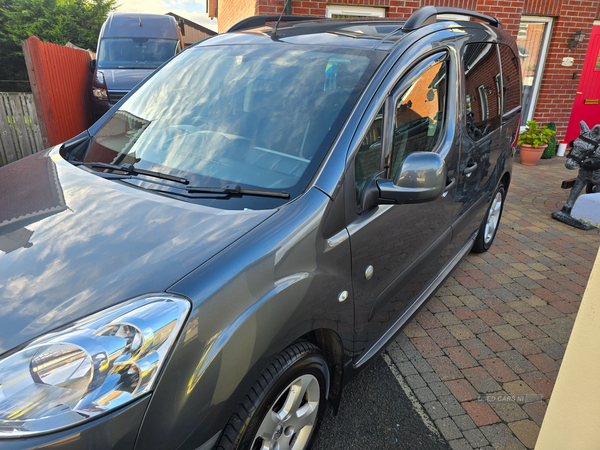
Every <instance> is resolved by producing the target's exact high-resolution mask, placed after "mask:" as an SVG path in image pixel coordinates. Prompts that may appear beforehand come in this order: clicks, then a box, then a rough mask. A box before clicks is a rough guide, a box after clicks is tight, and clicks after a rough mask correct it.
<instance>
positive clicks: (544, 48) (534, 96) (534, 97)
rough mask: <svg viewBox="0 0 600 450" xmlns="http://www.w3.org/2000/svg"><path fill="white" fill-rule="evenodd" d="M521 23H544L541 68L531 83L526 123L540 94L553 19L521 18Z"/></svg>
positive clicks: (531, 116) (523, 128) (522, 129)
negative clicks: (529, 105) (529, 106)
mask: <svg viewBox="0 0 600 450" xmlns="http://www.w3.org/2000/svg"><path fill="white" fill-rule="evenodd" d="M521 22H538V23H540V22H541V23H546V24H548V25H547V26H546V29H545V31H544V37H543V40H542V47H541V48H540V62H539V65H538V67H540V68H541V70H540V72H539V76H538V77H536V79H535V80H534V83H533V89H532V93H531V108H530V109H529V111H527V120H526V122H527V121H530V120H532V119H533V115H534V113H535V108H536V107H537V99H538V94H539V92H540V86H541V84H542V78H544V71H545V69H546V56H548V49H549V47H550V38H551V37H552V26H553V24H554V18H552V17H541V16H521ZM525 128H526V127H525V126H524V125H523V126H521V131H525Z"/></svg>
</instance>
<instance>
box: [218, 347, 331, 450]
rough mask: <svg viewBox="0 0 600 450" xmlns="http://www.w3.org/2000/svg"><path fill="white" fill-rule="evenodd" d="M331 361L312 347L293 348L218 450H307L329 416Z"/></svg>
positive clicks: (257, 386) (267, 373)
mask: <svg viewBox="0 0 600 450" xmlns="http://www.w3.org/2000/svg"><path fill="white" fill-rule="evenodd" d="M328 378H329V369H328V367H327V361H325V358H324V357H323V354H322V353H321V351H320V350H319V348H318V347H316V346H315V345H313V344H311V343H309V342H300V343H296V344H293V345H291V346H290V347H288V348H287V349H285V350H284V351H283V352H281V353H280V354H279V355H277V357H276V358H275V359H274V360H273V361H272V362H271V363H270V364H269V365H268V366H267V368H266V369H265V370H264V371H263V373H262V374H261V376H260V377H259V379H258V380H257V381H256V382H255V383H254V386H253V387H252V389H251V390H250V392H249V393H248V394H247V395H246V398H245V399H244V401H243V402H242V404H240V405H239V406H238V408H237V411H236V412H235V413H234V414H233V415H232V416H231V418H230V419H229V422H228V424H227V426H226V427H225V429H224V431H223V435H222V436H221V439H220V441H219V444H218V446H217V449H218V450H305V449H308V448H309V447H310V444H311V443H312V441H313V440H314V437H315V435H316V432H317V429H318V427H319V425H320V422H321V419H322V417H323V414H324V412H325V403H326V400H325V394H326V392H325V391H326V386H327V381H328Z"/></svg>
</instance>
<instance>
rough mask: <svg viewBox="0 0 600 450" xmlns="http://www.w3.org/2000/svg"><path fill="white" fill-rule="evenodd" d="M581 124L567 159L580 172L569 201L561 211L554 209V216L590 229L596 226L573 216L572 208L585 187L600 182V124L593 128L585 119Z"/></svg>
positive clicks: (569, 167) (581, 227)
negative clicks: (579, 132) (579, 131)
mask: <svg viewBox="0 0 600 450" xmlns="http://www.w3.org/2000/svg"><path fill="white" fill-rule="evenodd" d="M579 125H580V127H581V134H580V135H579V137H578V138H577V139H575V140H574V141H571V147H572V148H571V151H570V152H569V154H568V155H567V160H566V161H565V167H566V168H567V169H571V170H575V169H578V170H579V173H578V174H577V178H576V179H575V183H574V184H573V187H572V188H571V194H570V195H569V198H568V199H567V203H565V206H563V207H562V209H561V210H560V211H553V212H552V218H553V219H556V220H559V221H561V222H563V223H566V224H567V225H571V226H573V227H576V228H579V229H581V230H589V229H591V228H594V227H593V226H592V225H588V224H587V223H583V222H582V221H580V220H579V219H576V218H575V217H573V216H571V210H572V209H573V205H574V204H575V200H577V197H579V194H580V193H581V191H582V190H583V188H584V187H586V186H587V185H599V184H600V124H598V125H596V126H594V128H592V129H591V130H590V127H588V126H587V125H586V123H585V122H584V121H583V120H582V121H581V122H580V124H579Z"/></svg>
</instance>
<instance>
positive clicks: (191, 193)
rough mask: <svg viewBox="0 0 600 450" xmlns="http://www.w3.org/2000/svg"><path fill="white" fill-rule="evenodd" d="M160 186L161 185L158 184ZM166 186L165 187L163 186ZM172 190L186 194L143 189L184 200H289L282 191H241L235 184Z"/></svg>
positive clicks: (174, 187) (286, 193) (288, 195)
mask: <svg viewBox="0 0 600 450" xmlns="http://www.w3.org/2000/svg"><path fill="white" fill-rule="evenodd" d="M160 184H162V183H160ZM164 186H166V185H164ZM171 188H173V189H185V191H186V192H178V191H172V190H166V189H152V188H144V189H146V190H148V191H154V192H159V193H161V194H166V195H175V196H179V197H185V198H198V199H201V198H216V199H224V200H228V199H230V198H231V197H241V196H244V195H254V196H257V197H274V198H285V199H287V198H290V194H289V193H288V192H283V191H263V190H257V189H242V188H241V187H240V186H239V185H237V184H226V185H225V186H223V187H209V186H206V187H204V186H186V187H182V188H179V187H176V186H171Z"/></svg>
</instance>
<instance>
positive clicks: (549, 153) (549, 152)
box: [542, 122, 556, 159]
mask: <svg viewBox="0 0 600 450" xmlns="http://www.w3.org/2000/svg"><path fill="white" fill-rule="evenodd" d="M548 129H549V130H552V131H554V134H553V135H552V138H550V141H549V142H548V147H546V150H544V153H542V159H550V158H552V157H553V156H554V155H556V124H555V123H554V122H550V123H549V124H548Z"/></svg>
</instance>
